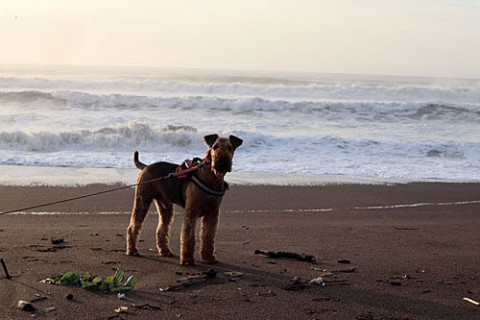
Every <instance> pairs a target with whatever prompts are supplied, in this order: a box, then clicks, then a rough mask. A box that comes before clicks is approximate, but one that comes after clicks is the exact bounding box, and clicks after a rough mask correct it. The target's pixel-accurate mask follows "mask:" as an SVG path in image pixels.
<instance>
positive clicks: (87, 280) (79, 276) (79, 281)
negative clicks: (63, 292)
mask: <svg viewBox="0 0 480 320" xmlns="http://www.w3.org/2000/svg"><path fill="white" fill-rule="evenodd" d="M124 278H125V271H124V270H123V269H122V268H120V267H119V268H117V269H116V271H115V274H114V275H111V276H108V277H105V278H101V277H97V276H93V275H92V274H91V273H90V272H85V273H80V272H76V271H69V272H66V273H64V274H63V275H62V276H61V277H59V278H57V279H53V278H46V279H43V280H41V282H42V283H48V284H57V285H80V286H81V287H82V288H85V289H89V290H95V291H110V292H120V293H122V292H127V291H131V290H133V289H134V288H135V285H136V284H137V280H138V279H137V276H136V275H131V276H130V277H128V278H127V280H125V281H124Z"/></svg>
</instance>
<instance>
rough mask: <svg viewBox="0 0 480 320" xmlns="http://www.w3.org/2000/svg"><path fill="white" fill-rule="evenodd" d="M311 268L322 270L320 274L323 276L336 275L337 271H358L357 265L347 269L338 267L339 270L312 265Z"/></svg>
mask: <svg viewBox="0 0 480 320" xmlns="http://www.w3.org/2000/svg"><path fill="white" fill-rule="evenodd" d="M310 269H312V270H314V271H320V272H321V273H320V276H322V277H330V276H332V275H334V274H335V273H353V272H356V271H357V268H355V267H351V268H347V269H337V270H326V269H320V268H315V267H311V268H310Z"/></svg>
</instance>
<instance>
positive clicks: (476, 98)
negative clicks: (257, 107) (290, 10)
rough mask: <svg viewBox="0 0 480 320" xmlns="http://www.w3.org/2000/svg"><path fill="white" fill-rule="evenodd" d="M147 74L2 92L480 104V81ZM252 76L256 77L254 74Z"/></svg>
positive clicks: (8, 86)
mask: <svg viewBox="0 0 480 320" xmlns="http://www.w3.org/2000/svg"><path fill="white" fill-rule="evenodd" d="M200 80H201V81H199V79H193V80H188V79H163V78H155V77H145V78H142V77H140V78H138V77H134V78H128V77H126V78H114V79H111V78H104V79H95V80H92V79H86V78H42V77H32V78H25V77H0V88H2V90H3V91H41V92H58V91H66V92H85V93H92V94H99V93H101V94H105V95H109V94H118V93H127V94H131V95H140V96H141V95H146V96H161V97H175V96H202V97H221V98H228V97H245V98H248V97H250V98H252V97H259V98H264V99H270V100H272V99H273V100H287V101H302V100H313V101H315V100H339V101H349V100H361V101H390V102H391V101H417V102H421V101H423V102H426V101H429V102H430V101H432V100H433V101H443V102H448V103H459V104H463V103H466V104H478V103H480V86H479V85H478V84H470V85H465V86H445V85H436V84H431V85H421V84H383V83H378V84H370V83H318V82H315V81H314V82H308V81H307V82H287V83H285V79H282V78H278V79H277V81H276V82H275V81H274V80H272V81H270V82H265V81H260V82H252V79H251V78H244V79H243V80H242V78H234V79H230V78H225V79H221V80H219V79H217V78H206V79H200ZM254 80H255V79H254Z"/></svg>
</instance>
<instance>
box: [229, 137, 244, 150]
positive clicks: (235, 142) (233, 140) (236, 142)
mask: <svg viewBox="0 0 480 320" xmlns="http://www.w3.org/2000/svg"><path fill="white" fill-rule="evenodd" d="M230 143H231V144H232V146H233V148H234V149H237V148H238V147H240V146H241V145H242V143H243V140H242V139H240V138H238V137H235V136H233V135H232V136H230Z"/></svg>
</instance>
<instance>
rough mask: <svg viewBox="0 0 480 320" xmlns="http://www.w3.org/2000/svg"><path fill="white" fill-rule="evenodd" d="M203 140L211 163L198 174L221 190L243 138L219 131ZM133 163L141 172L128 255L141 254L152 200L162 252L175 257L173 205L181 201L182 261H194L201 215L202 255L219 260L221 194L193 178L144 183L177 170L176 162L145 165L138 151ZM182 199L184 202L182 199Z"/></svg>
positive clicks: (205, 259)
mask: <svg viewBox="0 0 480 320" xmlns="http://www.w3.org/2000/svg"><path fill="white" fill-rule="evenodd" d="M204 139H205V142H206V143H207V145H208V146H209V147H210V149H209V155H210V159H211V163H210V164H209V165H208V166H206V167H203V168H200V169H198V170H197V171H196V175H197V177H198V178H199V179H200V180H201V181H203V182H204V183H205V184H206V185H207V186H209V187H210V188H211V189H215V190H222V189H223V188H224V184H225V182H224V176H225V174H226V173H227V172H228V171H231V168H232V158H233V154H234V151H235V149H236V148H237V147H239V146H240V145H241V144H242V142H243V141H242V140H241V139H240V138H237V137H235V136H230V137H229V138H222V137H218V135H216V134H213V135H208V136H205V138H204ZM134 163H135V165H136V167H137V168H139V169H140V170H142V171H141V172H140V174H139V176H138V179H137V187H136V189H135V199H134V204H133V210H132V217H131V219H130V224H129V226H128V228H127V237H126V240H127V252H126V254H127V255H139V253H138V249H137V242H138V235H139V233H140V229H141V227H142V223H143V221H144V220H145V217H146V215H147V212H148V209H149V207H150V205H151V203H152V201H153V202H155V205H156V207H157V211H158V213H159V223H158V227H157V232H156V238H157V248H158V252H159V254H160V255H162V256H173V253H172V251H171V249H170V245H169V229H170V224H171V223H172V220H173V204H178V205H181V206H183V205H184V208H185V214H184V216H183V225H182V232H181V238H180V263H181V264H182V265H191V264H194V262H195V259H194V253H195V227H196V223H197V219H198V218H202V226H201V236H200V238H201V241H202V244H201V257H202V259H203V260H204V261H205V262H207V263H215V262H216V261H217V259H216V255H215V248H214V240H215V234H216V230H217V225H218V216H219V209H220V204H221V202H222V197H221V196H214V195H211V194H208V193H206V192H205V191H204V190H202V189H200V188H199V187H198V186H197V185H196V184H195V183H193V182H192V181H190V180H179V179H177V178H169V179H165V180H158V181H154V182H148V183H145V182H147V181H150V180H154V179H158V178H161V177H165V176H167V175H168V174H169V173H171V172H174V171H175V168H176V167H177V165H176V164H173V163H168V162H157V163H153V164H151V165H145V164H143V163H141V162H140V161H139V160H138V153H137V152H135V155H134ZM183 195H184V197H183ZM183 199H185V203H183V202H182V200H183Z"/></svg>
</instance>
